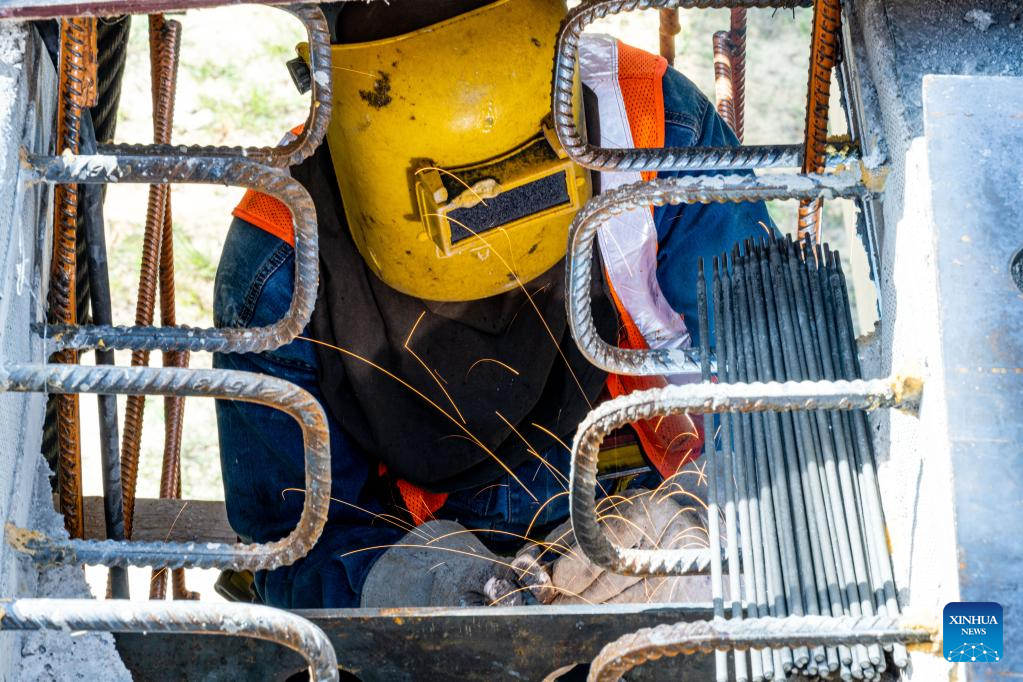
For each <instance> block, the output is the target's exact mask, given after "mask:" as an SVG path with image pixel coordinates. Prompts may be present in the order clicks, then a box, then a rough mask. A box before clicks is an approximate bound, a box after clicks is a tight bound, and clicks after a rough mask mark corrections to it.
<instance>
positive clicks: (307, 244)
mask: <svg viewBox="0 0 1023 682" xmlns="http://www.w3.org/2000/svg"><path fill="white" fill-rule="evenodd" d="M28 165H29V167H30V172H31V174H33V175H34V176H35V179H37V180H41V181H44V182H50V183H55V184H66V183H73V182H77V183H95V184H103V183H108V182H119V183H125V182H137V183H147V184H156V183H169V182H175V183H208V184H212V183H219V184H226V185H235V186H239V187H248V188H253V189H257V190H259V191H260V192H264V193H266V194H268V195H270V196H272V197H275V198H277V199H279V200H280V201H282V202H283V203H284V204H285V205H286V206H287V207H288V209H289V210H290V211H291V216H292V222H293V225H294V228H295V293H294V296H293V297H292V300H291V306H290V307H289V308H288V312H287V314H285V316H284V317H282V318H281V319H280V320H278V321H277V322H275V323H273V324H272V325H269V326H266V327H257V328H251V329H241V328H239V329H232V328H226V329H201V328H194V327H145V326H141V327H140V326H136V327H111V326H66V325H65V326H60V325H58V326H55V327H50V328H48V330H47V336H48V337H50V338H51V339H52V342H53V344H54V345H55V346H56V347H57V348H62V349H67V348H74V349H84V348H98V347H104V348H114V349H129V350H173V351H192V352H197V351H209V352H220V353H259V352H263V351H267V350H272V349H274V348H279V347H280V346H283V345H285V344H287V343H288V342H290V341H291V340H292V339H294V338H295V336H297V335H298V334H300V333H301V332H302V329H303V328H305V325H306V323H307V322H308V321H309V317H310V315H311V314H312V309H313V305H314V304H315V302H316V287H317V282H318V273H319V263H318V259H319V257H318V246H317V243H318V242H317V227H316V211H315V208H314V207H313V202H312V199H311V198H310V197H309V193H308V192H307V191H306V190H305V188H304V187H302V185H301V184H299V183H298V182H296V181H295V180H293V179H292V178H291V176H290V175H288V174H287V173H286V172H284V171H281V170H278V169H275V168H268V167H266V166H263V165H261V164H259V163H256V162H254V161H250V160H248V159H241V158H227V157H208V158H197V157H189V156H182V157H174V158H164V157H150V156H105V155H97V156H75V157H68V158H62V157H59V156H58V157H30V158H29V159H28Z"/></svg>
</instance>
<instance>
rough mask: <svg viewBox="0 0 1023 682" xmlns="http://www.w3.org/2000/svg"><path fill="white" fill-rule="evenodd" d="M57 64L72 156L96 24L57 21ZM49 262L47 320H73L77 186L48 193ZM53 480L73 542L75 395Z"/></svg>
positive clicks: (91, 75) (60, 113)
mask: <svg viewBox="0 0 1023 682" xmlns="http://www.w3.org/2000/svg"><path fill="white" fill-rule="evenodd" d="M60 26H61V32H60V61H59V71H60V74H59V83H58V102H59V104H58V107H57V130H56V136H57V146H58V149H57V151H58V152H60V153H61V154H71V155H74V154H77V153H78V151H79V147H80V126H81V117H82V110H83V109H85V108H86V107H89V106H91V105H92V104H94V103H95V98H96V64H97V59H96V20H95V19H82V18H77V19H64V20H62V21H61V22H60ZM53 205H54V211H53V214H54V224H53V259H52V265H51V269H50V288H49V297H48V298H49V316H50V319H51V320H54V321H57V322H59V323H63V324H75V322H76V321H77V310H76V306H77V300H78V295H77V287H76V281H75V279H76V275H77V271H78V259H77V251H78V249H77V242H78V187H77V186H76V185H61V186H60V187H57V188H56V189H55V190H54V194H53ZM54 360H55V361H56V362H58V363H63V364H77V363H78V353H77V352H75V351H73V350H67V351H62V352H60V353H57V354H56V356H55V357H54ZM55 400H56V403H57V417H56V418H57V480H58V488H59V493H60V511H61V513H62V514H63V515H64V525H65V527H66V528H67V531H68V533H69V534H70V535H71V537H73V538H80V537H82V536H83V533H84V524H83V511H82V451H81V442H80V436H81V434H80V423H79V405H78V397H77V396H70V395H67V396H58V397H56V398H55Z"/></svg>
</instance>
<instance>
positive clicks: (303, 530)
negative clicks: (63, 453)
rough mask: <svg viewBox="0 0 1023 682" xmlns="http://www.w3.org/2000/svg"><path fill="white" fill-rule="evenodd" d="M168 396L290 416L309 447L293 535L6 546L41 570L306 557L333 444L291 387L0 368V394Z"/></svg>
mask: <svg viewBox="0 0 1023 682" xmlns="http://www.w3.org/2000/svg"><path fill="white" fill-rule="evenodd" d="M4 391H17V392H31V393H61V394H70V393H98V394H101V395H164V396H167V395H170V396H182V397H184V396H192V397H207V398H220V399H228V400H241V401H244V402H250V403H259V404H262V405H267V406H269V407H273V408H276V409H278V410H280V411H282V412H285V413H287V414H288V415H290V416H291V417H292V418H293V419H294V420H295V421H296V422H298V424H299V427H300V428H301V429H302V438H303V442H304V444H305V479H306V480H305V485H306V490H305V499H304V503H303V507H302V514H301V516H300V517H299V521H298V524H297V525H296V526H295V529H294V530H292V532H291V533H290V534H288V535H287V536H286V537H284V538H282V539H280V540H276V541H274V542H268V543H266V544H235V545H226V544H221V543H197V542H123V541H116V540H76V539H66V538H55V537H51V536H47V535H44V534H42V533H39V532H36V531H29V530H25V529H21V528H17V527H15V526H12V525H8V526H7V541H8V543H9V544H11V545H12V546H13V547H15V548H16V549H17V550H19V551H21V552H23V553H25V554H28V555H29V556H31V557H32V559H33V560H34V561H35V562H36V563H40V564H89V565H100V566H150V567H153V568H183V567H196V568H232V569H234V570H253V571H258V570H272V569H274V568H278V567H280V566H287V565H289V564H292V563H294V562H295V561H297V560H298V559H300V558H301V557H303V556H305V555H306V554H307V553H308V552H309V550H310V549H311V548H312V547H313V545H314V544H315V543H316V540H317V539H318V538H319V536H320V532H321V531H322V530H323V526H324V524H325V523H326V520H327V511H328V508H329V506H330V437H329V435H328V432H327V422H326V417H325V416H324V414H323V408H322V407H321V406H320V404H319V402H317V400H316V399H315V398H313V397H312V396H311V395H309V393H307V392H306V391H304V390H302V389H301V388H299V387H298V386H295V385H294V384H292V383H289V382H287V381H283V380H281V379H277V378H275V377H271V376H267V375H262V374H253V373H250V372H237V371H231V370H200V369H178V368H149V367H112V366H108V365H103V366H99V367H82V366H78V365H6V366H2V367H0V392H4Z"/></svg>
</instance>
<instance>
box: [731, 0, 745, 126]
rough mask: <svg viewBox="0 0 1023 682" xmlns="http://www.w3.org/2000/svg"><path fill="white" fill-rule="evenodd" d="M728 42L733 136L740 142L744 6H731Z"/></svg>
mask: <svg viewBox="0 0 1023 682" xmlns="http://www.w3.org/2000/svg"><path fill="white" fill-rule="evenodd" d="M728 43H729V46H730V47H731V56H732V63H731V66H732V101H733V105H732V108H733V109H734V111H735V126H733V128H732V130H734V131H735V136H736V137H738V138H739V142H742V138H743V136H744V135H745V132H746V8H745V7H733V8H732V14H731V25H730V26H729V29H728Z"/></svg>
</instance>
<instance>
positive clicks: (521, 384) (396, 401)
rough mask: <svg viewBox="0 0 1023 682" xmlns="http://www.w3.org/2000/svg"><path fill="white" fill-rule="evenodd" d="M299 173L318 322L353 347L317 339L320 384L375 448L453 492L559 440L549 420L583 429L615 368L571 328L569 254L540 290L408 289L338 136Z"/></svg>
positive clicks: (598, 298)
mask: <svg viewBox="0 0 1023 682" xmlns="http://www.w3.org/2000/svg"><path fill="white" fill-rule="evenodd" d="M292 175H293V177H294V178H295V179H296V180H298V181H299V182H300V183H302V184H303V185H304V186H305V187H306V188H307V189H308V190H309V193H310V194H311V195H312V198H313V201H314V203H315V205H316V214H317V217H318V219H319V239H320V288H319V294H318V298H317V303H316V309H315V311H314V312H313V318H312V322H311V333H312V336H313V338H315V339H317V340H318V341H323V342H326V343H329V344H331V345H333V346H337V347H338V348H341V349H344V352H341V351H338V350H336V349H332V348H328V347H325V346H320V345H318V346H317V359H318V360H319V372H320V375H319V380H320V387H321V389H322V391H323V395H324V396H325V398H326V401H327V405H328V407H329V409H330V410H331V411H332V412H333V414H334V416H335V417H336V418H337V420H338V421H339V422H340V423H341V424H342V425H343V426H344V428H345V430H346V431H347V432H348V433H349V434H350V435H351V436H353V437H354V438H355V440H356V441H357V442H358V444H359V445H360V446H361V447H362V448H363V449H364V450H365V451H366V452H369V453H372V454H373V455H374V456H376V457H378V458H379V459H380V461H381V462H383V463H384V464H385V465H386V466H387V468H388V470H389V471H390V472H391V473H393V474H395V475H396V476H398V477H400V478H403V479H405V480H407V481H409V482H411V483H414V484H416V485H418V486H420V487H423V488H426V489H427V490H431V491H434V492H450V491H453V490H458V489H461V488H468V487H472V486H478V485H481V484H485V483H487V482H490V481H493V480H494V479H496V478H498V477H499V476H500V475H501V474H502V473H503V472H504V471H505V467H507V468H514V467H516V466H517V465H518V464H521V463H522V462H523V461H524V460H525V459H526V458H527V457H530V456H531V455H530V454H529V452H528V449H529V448H531V449H532V450H534V451H535V452H542V451H543V450H544V449H545V448H547V447H548V446H550V445H552V444H553V443H554V442H555V441H554V439H553V438H552V437H551V436H550V435H549V434H548V433H547V431H550V432H552V433H553V434H555V435H556V436H558V437H559V438H560V439H562V440H565V441H568V440H571V437H572V434H573V433H574V431H575V429H576V426H577V425H578V424H579V422H580V421H581V420H582V418H583V417H584V416H585V415H586V413H587V411H588V410H589V407H590V405H592V404H593V403H594V402H595V400H596V398H597V396H598V395H599V393H600V392H601V389H602V387H603V385H604V383H605V379H606V375H605V373H604V372H603V371H601V370H599V369H597V368H595V367H593V366H592V365H590V364H589V362H587V361H586V360H585V359H584V358H583V356H582V355H581V354H580V352H579V350H578V349H577V348H576V345H575V342H574V341H573V340H572V338H571V335H570V333H569V330H568V325H567V319H566V312H565V281H564V280H565V271H564V261H562V262H560V263H558V264H557V265H556V266H555V267H553V268H551V269H550V270H549V271H548V272H546V273H544V274H543V275H541V276H540V277H538V278H536V279H534V280H532V281H530V282H527V283H526V284H525V289H526V291H528V297H527V294H526V292H524V291H522V290H515V291H511V292H508V293H505V294H501V295H499V296H494V297H492V298H488V299H484V300H480V301H472V302H466V303H437V302H430V301H424V300H421V299H418V298H414V297H411V296H407V295H405V294H403V293H400V292H398V291H396V290H394V289H392V288H391V287H389V286H387V285H386V284H384V283H383V282H382V281H381V280H380V279H379V278H378V277H377V276H376V275H374V274H373V273H372V272H371V271H370V270H369V268H368V267H367V266H366V264H365V263H364V261H363V259H362V256H361V255H359V252H358V250H357V249H356V246H355V243H354V241H353V240H352V237H351V234H350V232H349V230H348V226H347V224H346V221H345V214H344V210H343V208H342V203H341V197H340V194H339V191H338V188H337V182H336V181H335V176H334V168H333V165H332V163H331V159H330V153H329V151H328V149H327V145H326V144H324V145H321V147H320V148H319V149H318V150H317V152H316V153H315V154H314V155H313V156H312V157H311V158H310V159H308V160H306V161H305V162H304V163H302V164H300V165H298V166H295V167H293V168H292ZM596 280H597V282H596V284H595V300H594V317H595V319H596V321H597V328H598V330H600V331H601V333H602V334H603V335H604V336H605V338H612V335H613V332H614V330H615V329H616V325H617V322H616V319H615V315H614V310H613V307H612V305H611V304H610V302H609V300H608V298H607V296H606V294H605V292H604V290H603V286H602V285H601V284H600V278H596ZM530 299H532V300H530ZM417 322H418V324H417ZM494 360H496V361H499V362H500V363H502V364H503V365H506V366H507V367H511V368H513V369H514V370H515V373H513V372H511V371H509V370H508V369H506V368H505V367H504V366H502V364H498V362H493V361H494ZM541 427H542V428H541ZM527 443H528V444H527Z"/></svg>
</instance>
